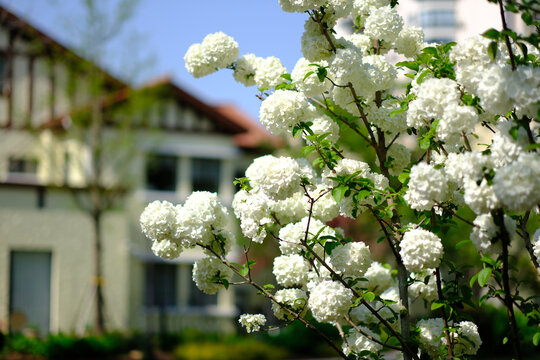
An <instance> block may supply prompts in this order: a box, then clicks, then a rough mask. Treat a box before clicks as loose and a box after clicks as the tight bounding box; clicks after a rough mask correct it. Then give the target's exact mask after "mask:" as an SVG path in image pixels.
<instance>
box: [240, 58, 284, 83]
mask: <svg viewBox="0 0 540 360" xmlns="http://www.w3.org/2000/svg"><path fill="white" fill-rule="evenodd" d="M286 73H287V69H286V68H285V66H283V64H282V63H281V60H279V59H278V58H277V57H275V56H270V57H267V58H261V57H257V56H255V55H254V54H246V55H243V56H242V57H240V58H239V59H238V60H237V61H236V63H235V64H234V73H233V77H234V79H235V80H236V81H238V82H239V83H241V84H244V85H245V86H254V85H257V86H258V87H259V88H265V89H272V88H274V87H275V86H276V85H278V84H279V83H281V82H283V81H284V79H283V78H282V77H281V75H283V74H286Z"/></svg>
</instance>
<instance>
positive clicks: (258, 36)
mask: <svg viewBox="0 0 540 360" xmlns="http://www.w3.org/2000/svg"><path fill="white" fill-rule="evenodd" d="M80 3H81V1H80V0H63V1H62V0H0V4H2V5H3V6H6V7H7V8H8V9H10V10H12V11H13V12H15V13H16V14H17V15H19V16H21V17H23V18H25V19H26V20H27V21H28V22H30V23H31V24H32V25H34V26H35V27H37V28H38V29H40V30H42V31H43V32H45V33H46V34H48V35H50V36H52V37H53V38H55V39H57V40H59V41H60V42H61V43H63V44H65V45H67V46H70V45H72V44H73V41H74V40H73V33H74V31H73V30H74V28H75V27H76V26H77V25H78V24H80V23H81V19H82V15H83V12H82V10H81V9H82V8H81V6H80ZM99 3H103V4H104V6H111V4H114V3H117V0H105V1H99ZM306 16H307V15H304V14H291V13H285V12H283V11H281V9H280V7H279V4H278V0H140V2H139V6H138V8H137V10H136V13H135V15H134V16H133V18H132V19H131V21H130V22H129V23H128V24H127V25H126V26H127V28H126V29H127V31H125V32H122V33H121V34H120V36H119V38H118V39H117V40H116V41H115V42H114V44H115V45H114V49H113V51H112V53H111V54H110V55H109V56H108V57H107V58H106V59H104V63H105V67H107V68H108V69H109V70H110V72H111V73H113V74H115V73H117V72H118V71H117V70H118V68H122V69H126V68H131V67H133V66H134V64H138V65H140V64H141V63H144V66H143V69H142V71H136V73H137V74H138V77H139V78H140V81H145V80H150V79H152V78H156V77H159V76H161V75H170V76H172V78H173V79H174V81H175V82H176V83H177V84H178V85H179V86H181V87H182V88H184V89H185V90H187V91H189V92H191V93H192V94H194V95H195V96H198V97H199V98H201V99H202V100H203V101H206V102H208V103H210V104H219V103H234V104H236V105H237V106H238V107H239V108H240V109H242V110H244V111H245V112H246V113H248V114H249V115H251V116H252V117H254V118H256V117H257V116H258V111H259V105H260V100H258V99H257V98H256V97H255V94H256V93H257V90H256V88H254V87H251V88H246V87H244V86H243V85H241V84H239V83H237V82H235V81H234V79H233V78H232V74H231V71H230V70H222V71H221V72H218V73H216V74H212V75H209V76H207V77H204V78H201V79H194V78H193V77H192V76H191V75H190V74H189V73H188V72H187V71H186V70H185V67H184V60H183V58H184V54H185V52H186V50H187V49H188V47H189V46H190V45H191V44H193V43H196V42H201V41H202V39H203V38H204V36H206V35H207V34H209V33H212V32H216V31H223V32H225V33H226V34H228V35H230V36H232V37H234V38H235V40H236V41H237V42H238V43H239V45H240V54H241V55H242V54H245V53H254V54H256V55H257V56H272V55H273V56H277V57H279V58H280V59H281V60H282V62H283V64H284V65H285V66H286V67H287V69H288V70H289V71H291V70H292V68H293V67H294V64H295V63H296V61H297V60H298V58H299V57H301V52H300V36H301V34H302V32H303V24H304V21H305V19H306ZM134 35H135V36H134ZM133 38H135V39H137V41H133ZM148 58H153V60H152V61H150V62H148V63H146V62H141V61H140V59H143V60H145V59H148ZM133 59H135V60H133ZM137 59H139V60H137Z"/></svg>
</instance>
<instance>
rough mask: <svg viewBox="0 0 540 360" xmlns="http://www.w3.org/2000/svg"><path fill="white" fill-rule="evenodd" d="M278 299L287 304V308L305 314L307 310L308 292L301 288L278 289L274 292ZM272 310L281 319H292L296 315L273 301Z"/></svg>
mask: <svg viewBox="0 0 540 360" xmlns="http://www.w3.org/2000/svg"><path fill="white" fill-rule="evenodd" d="M274 297H275V298H276V300H277V301H278V302H279V303H281V304H283V305H285V306H286V307H287V308H289V309H291V310H293V311H295V312H300V314H305V312H306V311H307V306H306V301H307V294H306V293H305V292H304V291H303V290H300V289H282V290H278V291H276V293H275V294H274ZM272 311H273V312H274V315H275V316H276V317H277V318H278V319H280V320H292V319H294V317H293V316H292V315H291V314H289V312H288V311H286V310H284V309H283V308H282V307H281V306H280V305H278V304H276V303H275V302H272Z"/></svg>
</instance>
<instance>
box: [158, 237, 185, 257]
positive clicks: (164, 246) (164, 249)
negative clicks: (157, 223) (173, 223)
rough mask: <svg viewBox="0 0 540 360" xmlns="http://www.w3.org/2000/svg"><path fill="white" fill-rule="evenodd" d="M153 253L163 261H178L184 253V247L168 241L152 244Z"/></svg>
mask: <svg viewBox="0 0 540 360" xmlns="http://www.w3.org/2000/svg"><path fill="white" fill-rule="evenodd" d="M152 252H153V253H154V255H156V256H159V257H160V258H163V259H176V258H177V257H179V256H180V253H181V252H182V247H181V246H180V245H179V244H178V243H177V242H175V241H171V240H168V239H165V240H161V241H153V242H152Z"/></svg>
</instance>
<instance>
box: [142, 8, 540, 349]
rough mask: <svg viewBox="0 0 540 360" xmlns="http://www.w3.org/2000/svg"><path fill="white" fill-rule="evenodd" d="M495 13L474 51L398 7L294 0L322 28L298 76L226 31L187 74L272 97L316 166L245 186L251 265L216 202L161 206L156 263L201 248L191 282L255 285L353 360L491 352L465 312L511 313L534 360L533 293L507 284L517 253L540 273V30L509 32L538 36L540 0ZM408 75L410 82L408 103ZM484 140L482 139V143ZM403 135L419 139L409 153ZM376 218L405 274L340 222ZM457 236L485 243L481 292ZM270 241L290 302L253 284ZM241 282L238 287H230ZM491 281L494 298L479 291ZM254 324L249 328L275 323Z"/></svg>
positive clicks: (285, 161)
mask: <svg viewBox="0 0 540 360" xmlns="http://www.w3.org/2000/svg"><path fill="white" fill-rule="evenodd" d="M490 1H491V2H496V3H498V5H499V7H500V9H501V17H502V20H503V30H502V31H498V30H495V29H490V30H488V31H486V32H485V33H484V36H475V37H472V38H470V39H468V40H466V41H465V42H464V43H463V44H455V43H447V44H426V43H424V40H423V35H422V31H421V30H420V29H418V28H414V27H404V26H403V19H402V18H401V16H400V15H399V14H398V12H397V11H396V8H395V6H396V5H397V2H398V1H394V0H341V1H337V0H279V4H280V5H281V7H282V9H283V10H284V11H287V12H305V14H306V17H307V20H306V23H305V26H304V28H305V32H304V34H303V35H302V39H301V42H302V52H303V56H304V57H303V58H301V59H299V60H298V62H297V64H296V66H295V68H294V69H293V70H292V72H291V74H288V73H287V71H286V69H285V68H284V66H283V65H282V64H281V62H280V61H279V59H277V58H275V57H271V58H266V59H262V58H258V57H256V56H255V55H253V54H246V55H243V56H242V57H239V58H238V45H237V43H236V42H235V41H234V40H233V39H232V38H230V37H228V36H227V35H224V34H222V33H216V34H211V35H208V36H207V37H206V38H205V39H204V40H203V42H202V43H201V44H195V45H193V46H192V47H190V49H189V50H188V52H187V54H186V57H185V61H186V68H187V69H188V71H190V72H191V73H192V74H193V75H194V76H195V77H199V76H203V75H206V74H209V73H211V72H213V71H215V70H217V69H219V68H229V69H232V70H233V71H234V73H233V76H234V78H235V79H236V80H237V81H239V82H241V83H242V84H244V85H246V86H254V85H256V86H258V87H259V89H260V94H259V97H260V98H261V99H262V104H261V109H260V119H261V122H262V124H263V125H265V126H266V128H267V129H268V130H269V131H270V132H271V133H273V134H275V135H286V136H287V135H292V136H295V137H299V136H301V137H302V138H303V140H304V142H305V147H304V154H305V155H306V158H307V159H309V160H310V162H308V161H306V160H305V159H293V158H290V157H275V156H272V155H266V156H263V157H260V158H258V159H255V160H254V161H253V164H252V165H251V166H250V167H249V168H248V169H247V171H246V177H245V178H241V179H237V181H236V182H237V184H238V185H240V186H241V188H242V189H241V191H239V192H238V193H237V194H236V196H235V198H234V201H233V210H234V213H235V215H236V216H237V217H238V218H239V220H240V226H241V229H242V232H243V234H244V236H245V237H247V238H248V239H250V245H249V246H248V247H246V248H245V252H244V253H245V263H244V264H239V263H234V262H231V261H230V260H229V258H228V257H227V254H228V251H229V249H230V247H231V243H232V242H233V241H234V239H233V234H231V233H230V232H229V231H227V230H226V229H225V222H226V221H225V218H226V216H227V209H226V208H225V207H224V206H223V205H222V204H220V203H219V201H218V199H217V197H216V195H215V194H210V193H205V192H200V193H194V194H192V195H191V196H190V197H189V198H188V199H187V201H186V203H185V204H184V205H177V206H174V205H172V204H170V203H167V202H154V203H152V204H150V205H149V206H148V207H147V208H146V210H145V211H144V212H143V214H142V215H141V225H142V229H143V232H144V234H146V235H147V236H148V238H149V239H150V240H152V241H153V245H152V249H153V251H154V252H155V254H156V255H158V256H162V257H165V258H170V257H176V256H178V255H179V254H180V253H181V251H182V250H183V249H186V248H190V247H196V246H198V247H200V248H202V249H203V250H204V252H205V253H206V255H207V257H206V258H204V259H202V260H199V261H198V262H197V264H196V265H195V267H194V273H193V279H194V281H195V282H196V284H197V286H198V287H199V288H200V289H201V290H202V291H204V292H206V293H210V294H213V293H215V292H216V291H218V290H219V289H220V288H222V287H225V288H227V287H228V286H229V285H231V284H234V285H239V284H245V285H251V286H253V287H255V288H256V289H257V290H258V291H259V293H260V294H261V295H262V296H265V297H266V298H268V299H269V300H270V301H271V302H272V309H273V312H274V315H275V316H276V318H278V319H280V320H283V321H286V322H292V321H294V320H299V321H300V322H303V323H304V324H305V325H306V326H307V327H309V328H310V329H313V330H314V331H317V332H319V334H320V335H321V336H322V337H323V339H324V340H326V341H327V342H328V343H329V344H330V345H331V346H332V347H333V348H334V350H335V351H336V352H337V353H338V354H339V355H340V356H341V357H342V358H344V359H348V358H351V357H362V358H366V357H370V358H372V359H380V358H383V357H384V356H385V353H386V352H387V351H389V350H391V351H394V352H395V351H399V352H401V353H402V354H403V358H404V359H419V358H425V357H426V356H427V357H430V358H434V359H439V358H441V359H442V358H450V359H458V358H460V359H462V358H465V357H467V356H469V355H474V354H476V353H477V351H478V349H479V348H480V346H481V345H482V340H481V339H480V336H479V331H478V327H477V326H476V325H475V324H474V323H472V322H471V321H469V318H468V317H467V316H466V315H465V313H464V312H463V309H464V308H467V307H476V306H478V305H481V304H482V303H483V302H484V301H486V300H488V299H495V300H499V301H500V302H501V303H502V305H503V306H504V307H505V308H506V311H507V315H508V323H509V329H508V337H507V338H506V339H504V340H502V341H503V343H504V342H508V341H510V343H511V344H512V347H513V350H514V356H515V357H516V358H521V350H520V341H521V339H520V334H519V332H518V327H517V324H516V316H515V311H519V312H521V313H522V314H523V315H524V316H526V317H527V318H528V326H530V327H532V328H533V329H534V328H536V329H537V332H536V335H535V336H534V337H533V343H534V344H535V345H537V344H538V342H539V341H540V331H538V326H539V321H540V313H539V305H538V303H537V302H535V300H534V298H535V297H534V296H531V297H526V296H522V294H526V292H527V289H525V290H524V291H521V290H522V289H520V288H519V281H514V280H513V279H512V281H511V278H510V275H512V276H515V277H517V278H519V274H518V273H517V272H512V273H511V261H512V260H513V259H514V257H515V256H519V254H515V255H513V256H510V252H509V248H510V246H511V245H512V246H513V247H515V248H516V249H518V248H525V249H526V250H527V251H528V253H529V255H530V260H531V263H532V265H531V266H534V267H536V269H537V270H538V269H539V266H538V262H539V260H540V259H538V256H539V253H540V240H539V234H540V231H539V230H537V229H536V228H535V227H536V226H537V224H538V213H539V210H540V209H539V203H540V156H539V154H538V149H539V148H540V146H539V143H538V136H539V129H540V127H539V126H538V121H539V118H540V59H539V55H540V52H539V49H538V33H534V32H533V33H532V34H531V35H527V36H524V35H519V34H517V33H515V32H513V31H512V30H510V29H508V28H507V25H506V21H505V17H504V16H505V15H504V8H505V7H506V9H507V10H509V11H513V12H517V13H520V14H521V15H522V18H523V20H524V21H525V22H526V23H527V24H528V25H536V26H539V25H540V24H539V23H538V21H535V20H534V19H533V16H532V14H535V13H536V14H538V10H539V9H538V7H535V5H534V2H527V1H522V2H516V1H505V2H504V3H503V1H501V0H499V1H496V0H490ZM529 3H530V4H529ZM345 16H351V18H352V19H353V21H354V30H355V31H354V33H353V34H352V35H349V36H344V37H340V36H338V34H337V33H336V32H335V31H334V30H333V28H334V26H335V25H336V21H337V20H338V19H339V18H342V17H345ZM390 51H393V52H395V53H398V54H401V57H402V59H406V60H404V61H401V62H398V63H391V62H390V61H389V60H388V59H389V58H390V57H389V58H387V57H385V56H384V55H385V54H387V53H388V52H390ZM403 78H409V79H410V82H409V83H408V84H406V85H405V88H404V89H403V90H402V91H399V86H400V85H399V84H400V83H403V81H402V80H401V79H403ZM486 132H487V133H489V134H490V135H487V136H486V135H482V136H483V138H484V139H483V140H482V141H481V142H484V143H483V144H482V143H480V144H477V145H475V146H473V145H474V144H472V142H473V140H474V139H475V138H476V137H478V134H482V133H486ZM345 133H347V135H348V137H350V136H351V135H352V136H356V137H357V141H358V143H359V144H362V146H364V145H365V146H367V147H368V148H369V149H370V151H372V152H373V154H374V156H375V158H376V163H373V164H368V163H366V162H363V161H361V160H360V159H358V158H356V157H358V155H355V154H354V153H353V152H351V151H350V150H349V149H347V148H346V144H345V143H344V142H342V141H340V137H341V135H343V134H345ZM405 138H408V139H411V138H414V139H416V143H415V144H414V145H410V144H409V145H407V146H405V144H406V143H407V142H405V141H404V139H405ZM409 143H410V142H409ZM464 208H469V209H470V210H472V212H474V214H475V215H474V216H472V217H471V216H467V215H463V214H471V212H470V211H469V212H464V211H463V210H462V209H464ZM361 214H364V215H362V216H370V217H372V219H373V220H374V221H375V222H376V223H377V224H378V225H379V227H380V231H381V234H382V240H383V241H384V242H385V243H386V245H387V246H388V248H389V250H390V252H391V253H392V254H393V256H394V267H395V269H392V267H391V266H390V265H382V264H380V263H379V262H377V261H376V260H377V259H375V258H373V256H372V254H371V253H370V249H369V247H368V246H367V245H366V244H364V243H363V242H357V241H355V240H353V239H351V238H349V237H347V236H346V235H345V234H344V231H343V230H342V229H339V228H332V227H330V226H328V225H327V224H326V223H328V222H329V221H331V220H333V219H334V218H336V217H337V216H343V217H348V218H352V219H355V218H357V217H358V216H360V215H361ZM458 222H463V223H465V224H467V226H470V227H471V228H472V230H471V233H470V235H468V234H463V235H462V237H463V240H464V241H463V242H461V243H459V244H458V245H457V246H462V245H464V244H466V243H472V244H474V246H475V247H476V249H477V251H478V253H479V254H480V255H481V262H480V263H479V264H481V267H482V269H481V270H480V271H479V272H478V273H476V274H471V275H472V276H471V275H469V278H468V277H467V273H466V272H465V269H464V268H461V267H458V266H457V265H456V264H453V263H451V262H449V261H448V260H447V259H445V252H446V251H448V250H449V248H448V247H449V246H454V245H453V244H451V243H449V242H448V240H447V229H448V228H449V227H453V226H456V224H457V223H458ZM469 237H470V240H468V238H469ZM265 241H266V242H272V243H273V244H275V245H276V246H277V247H279V249H280V251H281V256H278V257H276V258H275V259H274V262H273V274H274V275H275V277H276V282H277V284H278V285H279V286H280V288H279V289H275V287H274V286H273V285H270V284H267V285H262V284H258V283H256V282H255V281H254V280H253V278H252V276H251V269H252V268H253V265H254V264H255V262H254V261H253V260H250V258H249V255H250V254H249V249H250V247H251V245H252V242H253V243H263V242H265ZM253 246H257V244H253ZM466 265H474V264H466ZM234 274H235V275H236V277H237V278H241V281H238V282H235V283H233V282H232V279H233V275H234ZM468 274H470V272H469V273H468ZM443 278H444V280H445V281H443ZM537 280H538V279H537ZM476 283H477V284H478V285H479V286H480V287H482V297H481V298H480V299H479V301H476V300H477V299H474V298H473V297H472V292H471V289H470V288H471V287H473V285H474V284H476ZM528 295H529V294H527V296H528ZM533 295H534V294H533ZM416 299H423V300H424V304H425V305H426V309H425V311H424V312H422V313H412V310H411V306H410V305H411V303H412V301H414V300H416ZM308 311H309V312H311V314H312V315H313V317H314V318H315V319H316V320H317V321H318V322H319V323H329V324H332V325H333V326H335V327H336V328H337V329H338V330H339V333H340V334H341V338H342V343H341V344H336V343H334V342H333V341H332V340H331V339H329V338H328V337H326V336H325V335H324V333H322V332H320V331H319V330H318V324H316V323H312V322H309V321H308V320H306V319H305V316H306V314H307V312H308ZM413 317H414V318H416V319H418V321H414V322H413ZM239 321H240V323H241V324H242V325H243V326H245V327H246V330H247V331H248V332H251V331H257V330H259V329H260V328H262V327H264V325H265V323H266V318H265V317H264V316H262V315H253V314H250V315H242V316H241V317H240V320H239Z"/></svg>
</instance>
